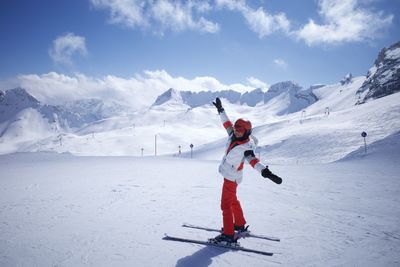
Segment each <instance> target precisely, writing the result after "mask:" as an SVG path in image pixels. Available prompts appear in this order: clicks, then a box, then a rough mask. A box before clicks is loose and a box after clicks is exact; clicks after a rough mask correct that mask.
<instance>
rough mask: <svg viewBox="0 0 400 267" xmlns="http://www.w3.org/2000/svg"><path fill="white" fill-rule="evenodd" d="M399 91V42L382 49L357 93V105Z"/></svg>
mask: <svg viewBox="0 0 400 267" xmlns="http://www.w3.org/2000/svg"><path fill="white" fill-rule="evenodd" d="M399 91H400V42H397V43H395V44H393V45H392V46H390V47H389V48H383V49H382V50H381V52H380V53H379V55H378V58H377V59H376V60H375V63H374V65H373V66H372V67H371V68H370V69H369V71H368V74H367V79H366V80H365V82H364V83H363V85H362V86H361V88H360V89H359V90H358V91H357V94H359V101H358V104H362V103H365V102H366V101H368V100H370V99H375V98H380V97H384V96H387V95H390V94H393V93H396V92H399Z"/></svg>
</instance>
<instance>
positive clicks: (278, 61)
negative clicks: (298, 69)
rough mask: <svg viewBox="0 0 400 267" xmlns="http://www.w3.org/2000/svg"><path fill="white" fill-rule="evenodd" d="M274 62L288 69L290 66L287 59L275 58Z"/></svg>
mask: <svg viewBox="0 0 400 267" xmlns="http://www.w3.org/2000/svg"><path fill="white" fill-rule="evenodd" d="M274 64H275V65H276V66H278V67H280V68H283V69H286V68H287V67H288V64H287V63H286V61H285V60H283V59H281V58H276V59H274Z"/></svg>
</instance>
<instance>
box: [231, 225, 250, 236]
mask: <svg viewBox="0 0 400 267" xmlns="http://www.w3.org/2000/svg"><path fill="white" fill-rule="evenodd" d="M234 229H235V238H236V239H239V238H245V237H247V236H248V234H249V233H250V231H249V225H247V226H244V225H241V226H238V225H235V228H234Z"/></svg>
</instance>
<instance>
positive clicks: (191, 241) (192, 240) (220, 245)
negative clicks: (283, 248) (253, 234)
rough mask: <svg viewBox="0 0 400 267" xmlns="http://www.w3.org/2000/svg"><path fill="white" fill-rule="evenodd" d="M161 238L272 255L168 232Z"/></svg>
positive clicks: (267, 254)
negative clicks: (182, 236)
mask: <svg viewBox="0 0 400 267" xmlns="http://www.w3.org/2000/svg"><path fill="white" fill-rule="evenodd" d="M163 239H164V240H170V241H178V242H184V243H193V244H200V245H205V246H214V247H221V248H226V249H232V250H240V251H244V252H250V253H256V254H261V255H265V256H272V255H273V253H272V252H267V251H262V250H255V249H249V248H245V247H242V246H240V244H239V243H236V244H232V245H225V244H219V243H213V242H210V241H202V240H194V239H187V238H181V237H175V236H170V235H168V234H165V236H164V238H163Z"/></svg>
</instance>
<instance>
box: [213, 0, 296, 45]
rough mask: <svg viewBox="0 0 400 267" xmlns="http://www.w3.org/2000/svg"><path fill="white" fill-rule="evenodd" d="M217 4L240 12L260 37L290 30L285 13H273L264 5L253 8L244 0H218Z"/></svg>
mask: <svg viewBox="0 0 400 267" xmlns="http://www.w3.org/2000/svg"><path fill="white" fill-rule="evenodd" d="M216 4H217V6H218V7H220V8H228V9H229V10H233V11H238V12H240V13H241V14H242V15H243V16H244V18H245V20H246V22H247V24H248V25H249V27H250V29H251V30H252V31H253V32H255V33H257V34H258V36H259V37H260V38H263V37H266V36H268V35H270V34H272V33H273V32H276V31H283V32H285V33H287V32H289V29H290V21H289V20H288V19H287V18H286V15H285V14H284V13H279V14H277V15H271V14H269V13H268V12H266V11H265V10H264V9H263V8H262V7H260V8H258V9H256V10H255V9H252V8H251V7H249V6H248V5H247V4H246V1H242V0H238V1H235V0H216Z"/></svg>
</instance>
